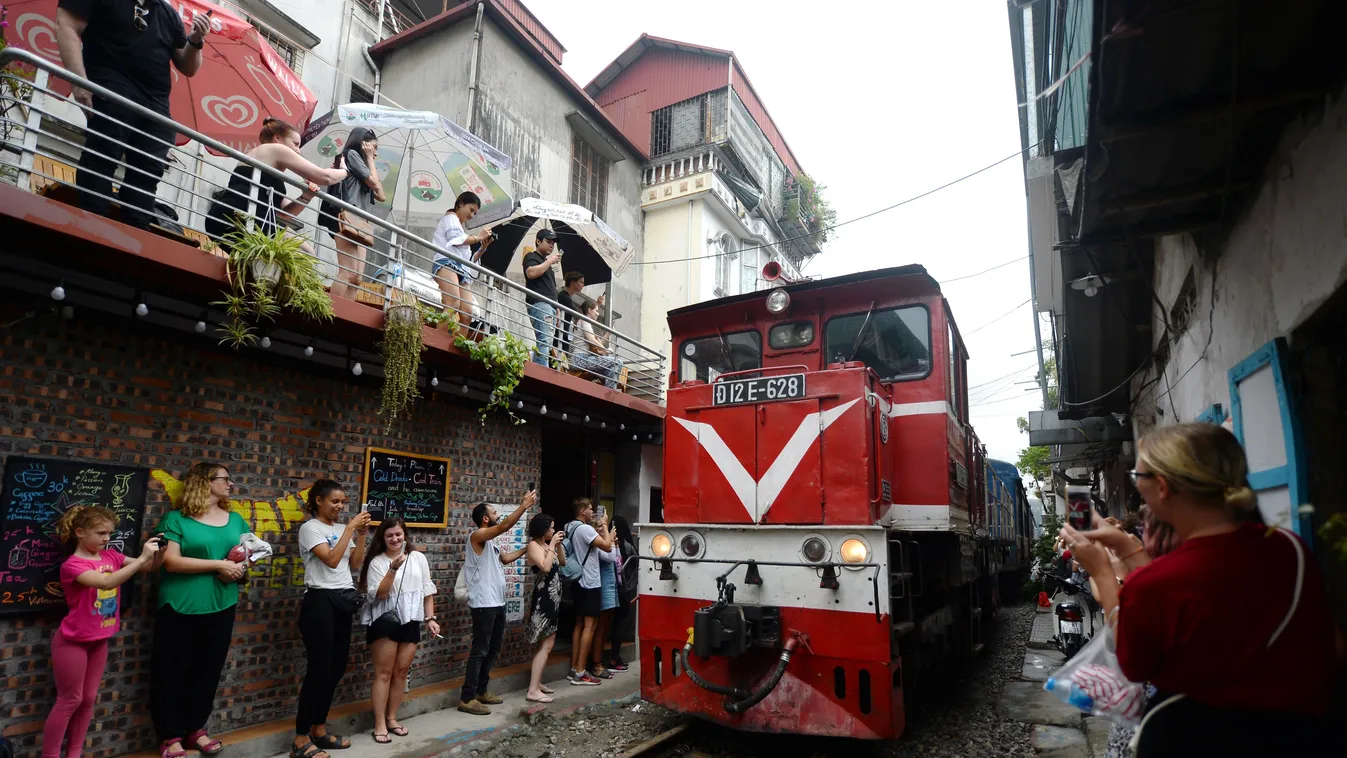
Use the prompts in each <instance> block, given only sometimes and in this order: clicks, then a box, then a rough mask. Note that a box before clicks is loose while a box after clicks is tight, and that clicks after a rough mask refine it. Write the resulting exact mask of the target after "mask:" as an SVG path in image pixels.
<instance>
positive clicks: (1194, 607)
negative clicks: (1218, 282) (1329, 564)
mask: <svg viewBox="0 0 1347 758" xmlns="http://www.w3.org/2000/svg"><path fill="white" fill-rule="evenodd" d="M1247 474H1248V467H1247V464H1246V462H1245V459H1244V451H1243V450H1242V449H1241V448H1240V445H1239V442H1238V440H1236V439H1235V436H1234V435H1233V434H1231V433H1230V432H1228V431H1226V430H1225V429H1224V428H1222V427H1220V426H1216V425H1214V424H1179V425H1177V426H1170V427H1165V428H1162V429H1157V430H1155V431H1153V432H1151V433H1150V434H1148V435H1147V436H1146V437H1144V438H1142V440H1141V441H1140V442H1139V443H1138V444H1137V468H1136V470H1135V471H1132V472H1131V475H1132V478H1133V481H1134V482H1135V483H1136V486H1137V489H1138V491H1140V492H1141V495H1142V497H1143V498H1144V499H1145V501H1146V504H1147V505H1148V506H1149V507H1150V509H1151V510H1152V511H1153V512H1154V514H1155V517H1156V518H1158V519H1159V520H1161V521H1163V522H1165V523H1166V524H1169V525H1170V526H1171V527H1173V529H1174V532H1175V534H1176V536H1177V538H1178V539H1179V540H1181V541H1182V544H1181V545H1180V546H1179V547H1178V548H1177V549H1175V550H1174V551H1173V552H1171V553H1169V554H1168V555H1165V556H1163V557H1160V558H1157V559H1155V560H1154V561H1152V560H1151V559H1150V558H1149V557H1148V556H1147V555H1146V552H1145V550H1144V549H1143V546H1142V544H1141V541H1140V540H1139V539H1137V538H1136V537H1135V536H1133V535H1130V534H1127V533H1125V532H1123V531H1121V530H1119V529H1117V528H1115V527H1113V526H1111V525H1109V524H1108V523H1106V522H1105V521H1104V520H1103V519H1100V518H1099V517H1098V516H1097V515H1096V516H1095V522H1094V527H1095V528H1094V529H1093V530H1091V531H1087V532H1078V531H1076V530H1074V529H1072V528H1071V527H1069V526H1068V527H1066V528H1065V529H1063V530H1062V534H1063V536H1064V537H1065V538H1066V542H1067V545H1068V546H1069V548H1070V549H1071V551H1072V554H1073V556H1074V557H1075V559H1076V560H1077V561H1078V562H1080V564H1081V565H1082V566H1084V567H1085V570H1086V571H1088V572H1089V573H1090V574H1091V576H1094V577H1096V578H1100V577H1106V576H1112V575H1114V570H1115V569H1114V564H1113V563H1112V560H1113V559H1114V558H1115V557H1116V558H1117V559H1118V560H1119V561H1120V562H1121V564H1122V566H1123V567H1124V569H1125V570H1126V571H1127V572H1128V573H1127V575H1126V582H1125V583H1123V584H1122V585H1121V588H1120V587H1119V586H1118V584H1116V583H1114V582H1105V581H1097V582H1096V584H1097V590H1098V598H1097V599H1098V600H1099V603H1100V605H1102V606H1103V608H1104V612H1105V614H1107V616H1108V618H1110V619H1111V620H1112V622H1113V624H1114V635H1115V636H1116V639H1117V651H1118V662H1119V664H1120V665H1121V666H1122V669H1123V673H1124V674H1126V675H1127V678H1128V679H1130V680H1132V681H1134V682H1147V681H1148V682H1150V683H1151V684H1153V685H1154V686H1155V688H1156V690H1157V691H1158V695H1157V696H1156V697H1155V698H1154V699H1153V700H1152V703H1153V705H1152V706H1151V709H1150V711H1149V712H1148V713H1147V715H1146V718H1145V719H1144V720H1143V721H1142V725H1141V727H1140V729H1139V730H1138V739H1137V752H1136V755H1137V758H1157V757H1158V756H1195V755H1220V756H1267V755H1275V754H1281V753H1286V752H1288V751H1292V750H1295V749H1296V748H1297V747H1301V748H1304V749H1306V750H1312V749H1313V748H1316V747H1318V746H1319V745H1324V744H1329V743H1327V742H1324V741H1322V738H1323V731H1322V729H1323V718H1322V717H1323V715H1324V714H1325V713H1326V712H1327V710H1328V705H1329V701H1330V699H1331V698H1332V694H1333V685H1334V664H1335V651H1334V638H1333V622H1332V620H1331V617H1330V615H1329V606H1328V597H1327V594H1326V592H1325V590H1324V583H1323V577H1322V576H1321V574H1320V572H1319V569H1318V566H1317V565H1316V564H1315V562H1314V557H1313V556H1312V555H1311V554H1310V552H1309V550H1308V549H1307V548H1306V547H1305V545H1304V544H1303V543H1302V542H1301V541H1300V539H1299V538H1298V537H1296V536H1295V535H1294V534H1292V533H1291V532H1288V531H1286V530H1285V529H1277V528H1269V527H1266V526H1263V525H1261V524H1255V523H1249V518H1250V516H1251V515H1252V514H1255V513H1256V506H1257V503H1256V501H1255V499H1254V495H1253V492H1252V491H1251V490H1250V489H1249V485H1248V479H1247ZM1119 578H1120V579H1121V578H1122V577H1119Z"/></svg>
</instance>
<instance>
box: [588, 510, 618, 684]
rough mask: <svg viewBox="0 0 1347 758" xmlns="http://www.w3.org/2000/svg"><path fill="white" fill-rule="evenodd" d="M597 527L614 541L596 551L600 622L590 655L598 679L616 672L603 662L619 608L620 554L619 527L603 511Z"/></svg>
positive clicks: (600, 532)
mask: <svg viewBox="0 0 1347 758" xmlns="http://www.w3.org/2000/svg"><path fill="white" fill-rule="evenodd" d="M594 528H595V529H596V530H597V531H598V533H599V534H600V535H602V536H603V537H605V538H607V539H610V540H612V541H613V546H612V547H611V548H609V549H608V550H606V551H605V550H600V551H598V553H597V554H596V557H597V558H598V560H599V611H600V613H599V624H598V626H597V627H595V629H594V646H593V647H592V648H591V653H590V658H591V662H592V664H593V665H592V666H591V668H590V672H589V673H591V674H593V675H594V676H596V677H598V678H599V679H612V678H613V672H612V671H610V670H609V669H608V668H607V667H606V666H605V665H604V660H603V659H604V653H603V651H604V647H605V645H606V643H607V641H608V637H609V636H610V635H611V634H612V633H613V614H614V613H615V612H616V611H617V606H618V598H617V561H618V556H619V554H620V553H619V551H618V546H617V530H616V529H615V528H614V527H613V525H612V522H611V521H610V520H609V516H608V514H607V513H606V512H604V513H601V514H600V515H599V516H598V517H597V518H596V519H595V524H594Z"/></svg>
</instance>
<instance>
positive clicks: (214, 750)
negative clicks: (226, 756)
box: [183, 729, 224, 755]
mask: <svg viewBox="0 0 1347 758" xmlns="http://www.w3.org/2000/svg"><path fill="white" fill-rule="evenodd" d="M202 737H206V738H207V739H210V735H208V734H206V730H205V729H198V730H196V731H195V732H192V733H191V734H189V735H187V736H186V737H184V738H183V747H188V746H191V747H192V748H193V749H195V750H200V751H201V754H202V755H218V754H219V753H220V752H221V751H223V750H224V743H223V742H220V741H219V740H215V739H211V740H210V741H209V742H207V743H206V744H205V745H202V744H201V738H202Z"/></svg>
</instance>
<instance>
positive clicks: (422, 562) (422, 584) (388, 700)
mask: <svg viewBox="0 0 1347 758" xmlns="http://www.w3.org/2000/svg"><path fill="white" fill-rule="evenodd" d="M360 590H361V592H364V593H365V609H364V611H363V612H362V615H361V623H363V624H364V625H365V626H366V627H367V631H366V637H365V639H366V642H367V644H368V645H369V649H370V657H371V658H372V659H373V661H374V681H373V682H372V683H371V684H370V705H371V707H372V708H373V710H374V741H375V742H377V743H379V744H380V745H387V744H388V743H390V742H392V741H393V738H392V737H389V736H388V735H389V734H390V733H391V734H396V735H397V736H399V737H406V736H407V734H408V731H407V727H405V726H403V725H402V724H400V723H398V707H399V706H401V705H402V697H403V695H404V694H406V688H405V687H404V686H403V682H405V681H407V672H408V671H410V670H411V668H412V659H413V658H415V657H416V646H417V645H419V644H421V623H422V622H425V624H426V629H427V630H429V632H430V633H431V634H432V635H433V636H436V637H438V636H440V624H439V621H438V620H437V619H436V618H435V592H436V589H435V583H434V582H432V581H431V580H430V564H429V563H428V562H427V561H426V556H425V554H424V553H421V552H417V551H415V550H412V549H411V546H410V545H409V544H408V543H407V525H406V524H405V523H404V522H403V521H402V519H400V518H398V517H396V516H395V517H393V518H386V519H384V521H383V522H382V523H381V524H379V528H378V529H376V530H375V531H374V539H373V540H371V541H370V547H369V552H368V553H367V554H366V556H365V564H364V565H363V566H362V567H361V568H360ZM394 682H396V684H394Z"/></svg>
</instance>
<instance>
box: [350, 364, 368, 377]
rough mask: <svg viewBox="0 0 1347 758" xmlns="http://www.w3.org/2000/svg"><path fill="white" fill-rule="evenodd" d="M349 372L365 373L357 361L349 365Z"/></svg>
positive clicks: (357, 374)
mask: <svg viewBox="0 0 1347 758" xmlns="http://www.w3.org/2000/svg"><path fill="white" fill-rule="evenodd" d="M351 373H352V374H355V375H356V376H360V375H361V374H363V373H365V369H364V368H363V367H362V366H361V365H360V362H359V361H357V362H356V364H355V365H354V366H352V367H351Z"/></svg>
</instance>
